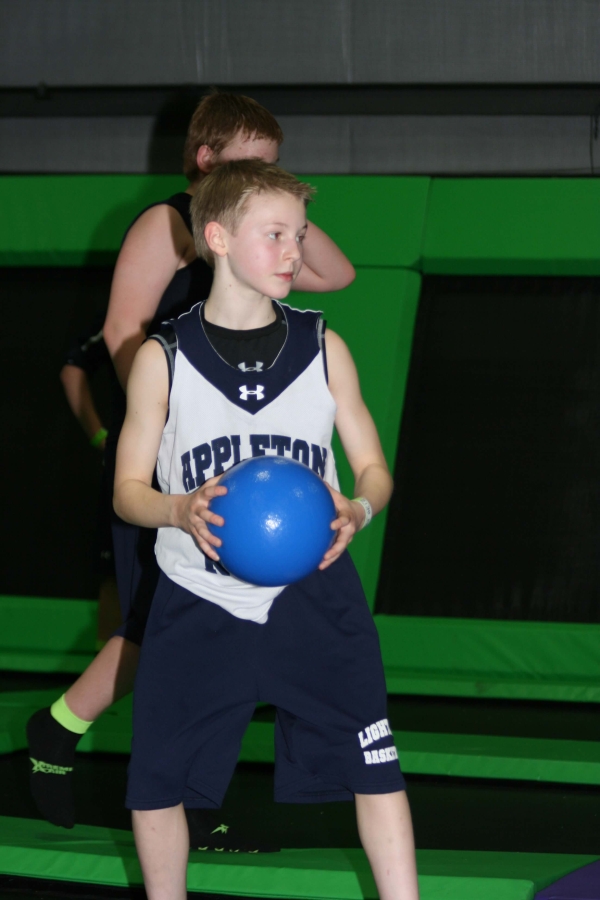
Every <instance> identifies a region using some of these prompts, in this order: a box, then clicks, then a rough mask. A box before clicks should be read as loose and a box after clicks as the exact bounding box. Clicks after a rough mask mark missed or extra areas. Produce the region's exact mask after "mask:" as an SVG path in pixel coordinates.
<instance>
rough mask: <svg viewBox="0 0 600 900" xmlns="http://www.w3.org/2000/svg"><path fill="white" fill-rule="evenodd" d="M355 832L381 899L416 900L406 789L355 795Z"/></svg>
mask: <svg viewBox="0 0 600 900" xmlns="http://www.w3.org/2000/svg"><path fill="white" fill-rule="evenodd" d="M355 799H356V821H357V823H358V833H359V835H360V840H361V843H362V845H363V848H364V851H365V853H366V854H367V857H368V860H369V863H370V865H371V869H372V872H373V877H374V878H375V883H376V885H377V890H378V891H379V896H380V898H381V900H418V897H419V886H418V882H417V867H416V863H415V842H414V838H413V830H412V820H411V816H410V809H409V806H408V800H407V797H406V791H396V792H395V793H393V794H356V795H355Z"/></svg>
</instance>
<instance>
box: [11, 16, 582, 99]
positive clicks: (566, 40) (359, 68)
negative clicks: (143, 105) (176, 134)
mask: <svg viewBox="0 0 600 900" xmlns="http://www.w3.org/2000/svg"><path fill="white" fill-rule="evenodd" d="M599 47H600V10H599V5H598V2H597V0H303V2H301V3H296V2H291V0H3V2H2V4H1V5H0V83H1V84H2V85H5V86H27V85H35V84H37V83H38V82H40V81H45V82H47V83H49V84H61V85H98V84H104V85H117V84H118V85H133V84H135V85H139V84H183V83H188V82H195V83H198V82H199V83H206V82H213V81H214V82H218V83H219V84H228V83H230V84H231V83H234V84H240V83H242V84H302V83H312V84H331V83H382V82H404V83H444V82H460V83H494V82H504V83H544V82H545V83H550V82H555V83H556V82H560V83H567V82H568V83H574V82H597V81H600V53H599V52H598V48H599Z"/></svg>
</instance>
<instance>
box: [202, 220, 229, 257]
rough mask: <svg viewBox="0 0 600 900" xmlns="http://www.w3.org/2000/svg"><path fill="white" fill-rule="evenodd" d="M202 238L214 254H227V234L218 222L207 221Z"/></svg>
mask: <svg viewBox="0 0 600 900" xmlns="http://www.w3.org/2000/svg"><path fill="white" fill-rule="evenodd" d="M204 240H205V241H206V243H207V244H208V246H209V249H210V250H212V252H213V253H214V254H215V256H227V234H226V232H225V229H224V228H223V226H222V225H220V224H219V223H218V222H209V223H208V225H206V226H205V228H204Z"/></svg>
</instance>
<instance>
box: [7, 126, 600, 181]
mask: <svg viewBox="0 0 600 900" xmlns="http://www.w3.org/2000/svg"><path fill="white" fill-rule="evenodd" d="M280 122H281V125H282V128H283V130H284V133H285V135H286V139H285V141H284V143H283V146H282V148H281V163H282V165H284V166H285V167H286V168H288V169H290V170H291V171H293V172H305V173H314V174H318V173H332V174H356V173H362V174H446V175H474V174H489V175H492V174H501V175H508V174H511V175H541V174H557V175H559V174H562V175H568V174H571V175H577V174H590V141H589V137H590V131H589V129H590V123H589V119H588V118H586V117H585V116H573V117H567V116H562V117H557V116H489V117H483V116H289V117H288V116H281V118H280ZM154 126H155V120H154V119H153V118H152V117H144V116H135V117H126V116H119V117H115V118H111V117H104V116H97V117H93V118H85V117H77V118H73V119H67V118H60V117H53V118H50V119H42V118H35V119H33V118H29V119H28V118H18V119H12V118H8V117H6V118H0V172H73V173H77V172H140V173H142V172H173V173H176V172H178V171H180V163H181V147H182V143H183V138H182V136H178V135H160V136H158V137H157V136H156V135H155V131H154ZM592 147H593V149H594V153H595V157H596V159H595V166H596V171H599V170H600V142H598V141H596V142H594V143H593V144H592Z"/></svg>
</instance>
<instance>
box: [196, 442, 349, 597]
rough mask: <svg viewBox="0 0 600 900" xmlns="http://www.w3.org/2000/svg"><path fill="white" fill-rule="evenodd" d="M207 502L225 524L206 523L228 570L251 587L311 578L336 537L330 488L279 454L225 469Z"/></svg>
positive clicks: (306, 467) (306, 468)
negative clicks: (217, 491) (220, 492)
mask: <svg viewBox="0 0 600 900" xmlns="http://www.w3.org/2000/svg"><path fill="white" fill-rule="evenodd" d="M219 484H222V485H223V486H224V487H226V488H227V493H226V494H225V495H224V496H222V497H215V498H214V499H213V500H211V501H210V509H211V511H212V512H214V513H217V515H219V516H223V518H224V519H225V524H224V525H223V526H221V527H219V526H218V525H209V529H210V531H211V532H212V533H213V534H214V535H216V536H217V537H220V538H221V540H222V541H223V543H222V546H221V547H218V548H216V549H217V553H218V554H219V556H220V558H221V562H222V564H223V565H224V566H225V568H226V569H227V571H228V572H231V574H232V575H235V576H236V578H241V579H242V581H248V582H250V584H257V585H262V586H272V585H280V584H292V583H293V582H294V581H300V579H301V578H305V577H306V576H307V575H310V573H311V572H314V570H315V569H316V568H317V566H318V565H319V563H320V562H321V560H322V559H323V554H324V553H325V552H326V551H327V550H328V549H329V547H330V546H331V544H332V543H333V540H334V538H335V533H334V532H333V531H332V530H331V523H332V522H333V520H334V519H335V518H336V511H335V506H334V503H333V499H332V497H331V494H330V493H329V490H328V489H327V487H326V486H325V484H324V482H323V481H322V480H321V479H320V478H319V476H318V475H316V474H315V473H314V472H313V471H312V469H309V468H308V466H305V465H303V464H302V463H300V462H296V460H293V459H287V458H286V457H283V456H256V457H253V458H252V459H246V460H244V461H243V462H241V463H238V465H236V466H233V467H232V468H231V469H228V470H227V472H225V474H224V475H223V477H222V478H221V480H220V482H219Z"/></svg>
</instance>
